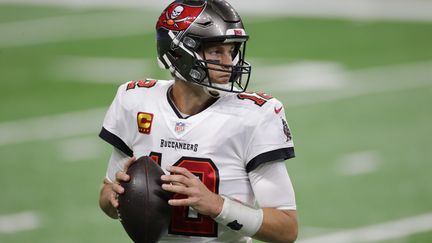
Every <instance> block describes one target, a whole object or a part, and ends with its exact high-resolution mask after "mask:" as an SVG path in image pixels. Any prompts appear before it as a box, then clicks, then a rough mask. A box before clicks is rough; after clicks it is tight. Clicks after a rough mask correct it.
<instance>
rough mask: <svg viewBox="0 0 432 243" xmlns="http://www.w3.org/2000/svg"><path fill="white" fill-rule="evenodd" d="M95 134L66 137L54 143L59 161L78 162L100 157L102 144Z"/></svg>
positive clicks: (102, 153)
mask: <svg viewBox="0 0 432 243" xmlns="http://www.w3.org/2000/svg"><path fill="white" fill-rule="evenodd" d="M100 141H101V140H99V139H98V138H97V137H96V136H91V137H79V138H71V139H66V140H64V141H60V142H58V143H57V144H56V147H57V152H58V156H60V159H61V161H65V162H79V161H85V160H92V159H97V158H100V157H101V156H103V155H104V148H106V146H104V144H103V143H101V142H100Z"/></svg>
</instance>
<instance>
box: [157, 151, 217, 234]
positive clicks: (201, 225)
mask: <svg viewBox="0 0 432 243" xmlns="http://www.w3.org/2000/svg"><path fill="white" fill-rule="evenodd" d="M150 157H151V158H152V159H153V160H155V161H156V162H157V163H158V164H159V165H161V159H162V154H161V153H155V152H152V153H150ZM174 166H179V167H183V168H186V169H188V170H189V171H190V172H191V173H193V174H194V175H196V176H198V177H199V178H200V180H201V181H202V182H203V184H204V185H205V186H206V187H207V188H208V189H209V190H210V191H211V192H214V193H216V194H218V193H219V170H218V168H217V167H216V165H215V164H214V163H213V161H212V160H211V159H202V158H195V157H182V158H181V159H179V160H178V161H177V162H176V163H175V164H174ZM185 197H186V196H185V195H182V194H175V195H174V196H173V199H182V198H185ZM168 233H169V234H175V235H190V236H203V237H217V233H218V225H217V223H216V222H215V221H214V220H213V219H212V218H210V217H209V216H205V215H201V214H199V213H197V212H195V211H193V209H192V208H191V207H185V206H182V207H173V210H172V214H171V223H170V226H169V229H168Z"/></svg>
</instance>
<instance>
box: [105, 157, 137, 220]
mask: <svg viewBox="0 0 432 243" xmlns="http://www.w3.org/2000/svg"><path fill="white" fill-rule="evenodd" d="M135 161H136V158H135V157H132V158H130V159H129V160H128V161H127V162H126V164H125V165H124V167H123V170H122V171H119V172H117V173H116V180H115V182H109V181H108V180H107V179H105V180H104V185H103V187H102V189H101V192H100V197H99V206H100V207H101V209H102V210H103V211H104V212H105V213H106V214H107V215H108V216H110V217H111V218H118V215H117V208H118V207H119V203H118V199H117V197H118V195H119V194H123V193H124V188H123V187H122V186H121V185H120V183H121V182H126V181H129V180H130V176H129V175H128V174H126V171H127V170H128V168H129V166H131V165H132V164H133V163H134V162H135Z"/></svg>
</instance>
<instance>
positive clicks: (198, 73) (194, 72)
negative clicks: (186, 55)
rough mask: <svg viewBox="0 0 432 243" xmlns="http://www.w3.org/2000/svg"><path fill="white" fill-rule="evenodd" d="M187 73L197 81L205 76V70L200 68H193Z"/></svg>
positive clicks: (200, 80)
mask: <svg viewBox="0 0 432 243" xmlns="http://www.w3.org/2000/svg"><path fill="white" fill-rule="evenodd" d="M189 75H190V76H191V77H192V78H193V79H194V80H195V81H197V82H199V83H201V82H202V81H203V80H204V78H205V77H206V72H205V71H204V70H203V69H202V68H193V69H191V70H190V72H189Z"/></svg>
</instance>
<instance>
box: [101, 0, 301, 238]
mask: <svg viewBox="0 0 432 243" xmlns="http://www.w3.org/2000/svg"><path fill="white" fill-rule="evenodd" d="M156 32H157V52H158V61H159V64H160V65H161V67H162V68H165V69H168V70H169V71H170V72H171V74H172V76H173V80H170V81H163V80H154V79H146V80H139V81H130V82H127V83H125V84H123V85H121V86H120V87H119V89H118V91H117V94H116V96H115V98H114V101H113V102H112V104H111V106H110V108H109V110H108V112H107V114H106V116H105V120H104V122H103V127H102V131H101V133H100V137H101V138H102V139H104V140H106V141H107V142H108V143H110V144H111V145H112V146H113V151H112V155H111V158H110V160H109V163H108V169H107V173H106V178H105V181H104V186H103V187H102V189H101V194H100V206H101V208H102V210H103V211H104V212H105V213H106V214H107V215H108V216H110V217H112V218H117V217H118V215H117V211H116V208H117V207H118V206H119V205H118V201H117V199H116V195H118V194H122V193H124V188H122V187H121V186H120V184H119V182H121V181H128V180H129V179H130V178H129V176H128V175H127V174H126V173H125V172H124V171H126V170H127V168H128V166H129V165H130V164H131V163H133V162H134V160H135V158H138V157H141V156H143V155H148V156H150V157H151V158H153V159H154V160H155V161H156V162H157V163H159V165H160V166H161V167H162V168H163V169H164V171H165V172H166V175H163V176H162V177H161V179H162V181H163V185H162V188H163V189H164V190H167V191H170V192H173V193H175V195H174V196H173V198H172V199H170V200H169V202H168V203H169V204H170V205H172V206H173V212H172V216H171V223H170V226H169V229H168V230H167V232H166V233H165V234H164V235H163V236H162V238H161V241H160V242H173V241H177V242H252V238H255V239H259V240H262V241H268V242H293V241H295V239H296V238H297V230H298V229H297V228H298V226H297V215H296V203H295V197H294V190H293V187H292V184H291V180H290V177H289V175H288V173H287V170H286V167H285V163H284V161H285V160H287V159H290V158H293V157H294V145H293V140H292V136H291V133H290V130H289V127H288V125H287V122H286V118H285V113H284V109H283V105H282V103H281V102H280V101H278V100H277V99H276V98H273V97H271V96H269V95H267V94H264V93H253V92H246V87H247V85H248V82H249V76H250V73H251V66H250V64H249V63H248V62H246V61H245V58H244V57H245V51H246V42H247V40H248V38H249V36H248V35H247V33H246V31H245V29H244V26H243V23H242V21H241V19H240V16H239V15H238V13H237V12H236V11H235V10H234V9H233V8H232V6H231V5H229V4H228V3H227V2H225V1H224V0H207V1H204V0H194V1H193V0H177V1H175V2H173V3H171V4H170V5H169V6H168V7H167V8H166V9H165V10H164V11H163V12H162V14H161V16H160V17H159V19H158V21H157V24H156Z"/></svg>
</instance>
